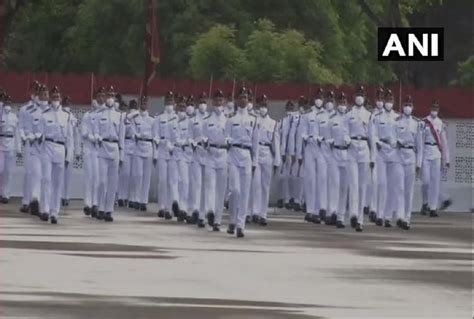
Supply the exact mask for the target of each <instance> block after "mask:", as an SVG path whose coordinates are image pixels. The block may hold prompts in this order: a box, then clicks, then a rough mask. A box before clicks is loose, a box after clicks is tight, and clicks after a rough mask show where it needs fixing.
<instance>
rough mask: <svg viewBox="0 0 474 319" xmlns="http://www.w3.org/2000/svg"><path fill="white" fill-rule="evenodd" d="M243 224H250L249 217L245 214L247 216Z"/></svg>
mask: <svg viewBox="0 0 474 319" xmlns="http://www.w3.org/2000/svg"><path fill="white" fill-rule="evenodd" d="M245 223H246V224H248V223H250V216H249V215H248V214H247V216H245Z"/></svg>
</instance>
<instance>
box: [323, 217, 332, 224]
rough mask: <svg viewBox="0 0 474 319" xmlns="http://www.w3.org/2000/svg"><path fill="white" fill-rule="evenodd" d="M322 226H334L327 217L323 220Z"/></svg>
mask: <svg viewBox="0 0 474 319" xmlns="http://www.w3.org/2000/svg"><path fill="white" fill-rule="evenodd" d="M324 224H325V225H327V226H331V225H334V224H333V222H332V218H331V216H327V217H326V218H325V219H324Z"/></svg>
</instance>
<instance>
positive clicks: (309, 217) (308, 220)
mask: <svg viewBox="0 0 474 319" xmlns="http://www.w3.org/2000/svg"><path fill="white" fill-rule="evenodd" d="M304 220H305V221H307V222H309V223H311V222H312V221H313V216H312V215H311V214H305V215H304Z"/></svg>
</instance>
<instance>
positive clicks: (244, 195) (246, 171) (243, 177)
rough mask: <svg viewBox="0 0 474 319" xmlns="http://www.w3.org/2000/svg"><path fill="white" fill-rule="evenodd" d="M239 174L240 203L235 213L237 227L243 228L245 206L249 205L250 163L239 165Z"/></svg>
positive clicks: (245, 212) (245, 214) (245, 213)
mask: <svg viewBox="0 0 474 319" xmlns="http://www.w3.org/2000/svg"><path fill="white" fill-rule="evenodd" d="M239 174H240V203H239V210H238V215H237V228H242V229H244V228H245V217H246V216H247V209H246V208H247V207H248V205H249V195H250V183H251V179H252V167H251V163H248V165H246V166H245V167H239Z"/></svg>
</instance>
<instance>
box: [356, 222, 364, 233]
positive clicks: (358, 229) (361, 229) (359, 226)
mask: <svg viewBox="0 0 474 319" xmlns="http://www.w3.org/2000/svg"><path fill="white" fill-rule="evenodd" d="M355 230H356V232H359V233H360V232H361V231H363V230H364V228H362V225H361V224H360V223H357V225H356V227H355Z"/></svg>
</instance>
